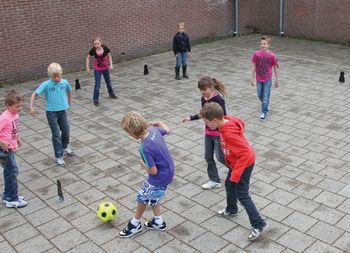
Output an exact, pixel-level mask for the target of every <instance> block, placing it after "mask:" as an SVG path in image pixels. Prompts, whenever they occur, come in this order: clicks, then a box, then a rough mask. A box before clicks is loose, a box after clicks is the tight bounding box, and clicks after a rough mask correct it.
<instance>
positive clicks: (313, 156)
mask: <svg viewBox="0 0 350 253" xmlns="http://www.w3.org/2000/svg"><path fill="white" fill-rule="evenodd" d="M301 157H302V158H305V159H306V160H310V161H312V162H319V161H322V160H324V159H326V158H327V156H326V155H323V154H321V153H317V152H313V151H309V152H307V153H306V154H303V155H302V156H301Z"/></svg>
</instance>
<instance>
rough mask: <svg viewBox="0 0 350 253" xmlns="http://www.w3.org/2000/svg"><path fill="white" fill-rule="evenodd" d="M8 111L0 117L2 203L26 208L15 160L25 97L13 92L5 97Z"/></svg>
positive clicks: (19, 144)
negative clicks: (20, 189)
mask: <svg viewBox="0 0 350 253" xmlns="http://www.w3.org/2000/svg"><path fill="white" fill-rule="evenodd" d="M5 105H6V109H7V110H6V111H4V112H3V113H2V114H1V116H0V152H1V153H2V154H4V156H3V161H2V162H1V165H2V166H3V167H4V184H5V190H4V194H3V196H2V202H3V203H4V204H5V205H6V207H8V208H11V207H12V208H13V207H14V208H20V207H25V206H26V205H27V202H26V201H25V200H24V197H22V196H18V185H17V175H18V167H17V164H16V159H15V152H16V150H17V147H20V146H21V139H20V137H19V113H20V112H21V110H22V107H23V97H22V96H21V95H20V94H18V93H17V92H16V91H14V90H11V91H9V92H8V93H7V95H6V96H5Z"/></svg>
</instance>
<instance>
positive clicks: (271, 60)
mask: <svg viewBox="0 0 350 253" xmlns="http://www.w3.org/2000/svg"><path fill="white" fill-rule="evenodd" d="M269 46H270V38H268V37H265V36H263V37H261V39H260V50H258V51H256V52H255V53H254V54H253V57H252V80H251V85H252V86H253V87H254V79H255V73H256V88H257V93H258V98H259V100H260V101H261V114H260V118H259V119H260V121H266V119H267V112H268V111H269V100H270V90H271V83H272V80H271V79H272V68H273V71H274V72H275V76H276V82H275V86H276V88H277V87H278V86H279V80H278V67H279V65H278V60H277V58H276V56H275V54H274V53H272V52H271V51H269Z"/></svg>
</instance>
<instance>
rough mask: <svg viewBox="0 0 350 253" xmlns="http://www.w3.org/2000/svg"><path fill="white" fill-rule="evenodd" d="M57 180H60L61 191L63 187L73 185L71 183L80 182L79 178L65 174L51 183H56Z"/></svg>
mask: <svg viewBox="0 0 350 253" xmlns="http://www.w3.org/2000/svg"><path fill="white" fill-rule="evenodd" d="M68 170H69V169H68ZM57 179H59V180H60V182H61V185H62V188H63V189H64V188H65V187H67V186H68V185H70V184H73V183H75V182H78V181H80V180H81V179H80V178H79V177H77V176H76V175H74V174H73V173H66V174H64V175H62V176H59V177H57V178H54V179H53V181H54V182H56V181H57Z"/></svg>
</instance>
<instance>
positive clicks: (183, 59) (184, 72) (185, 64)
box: [182, 52, 189, 78]
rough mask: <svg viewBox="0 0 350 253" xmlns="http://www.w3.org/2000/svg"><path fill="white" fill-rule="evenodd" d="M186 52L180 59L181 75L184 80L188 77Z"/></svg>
mask: <svg viewBox="0 0 350 253" xmlns="http://www.w3.org/2000/svg"><path fill="white" fill-rule="evenodd" d="M186 72H187V52H185V53H183V57H182V75H183V77H185V78H188V77H189V76H188V75H187V73H186Z"/></svg>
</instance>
